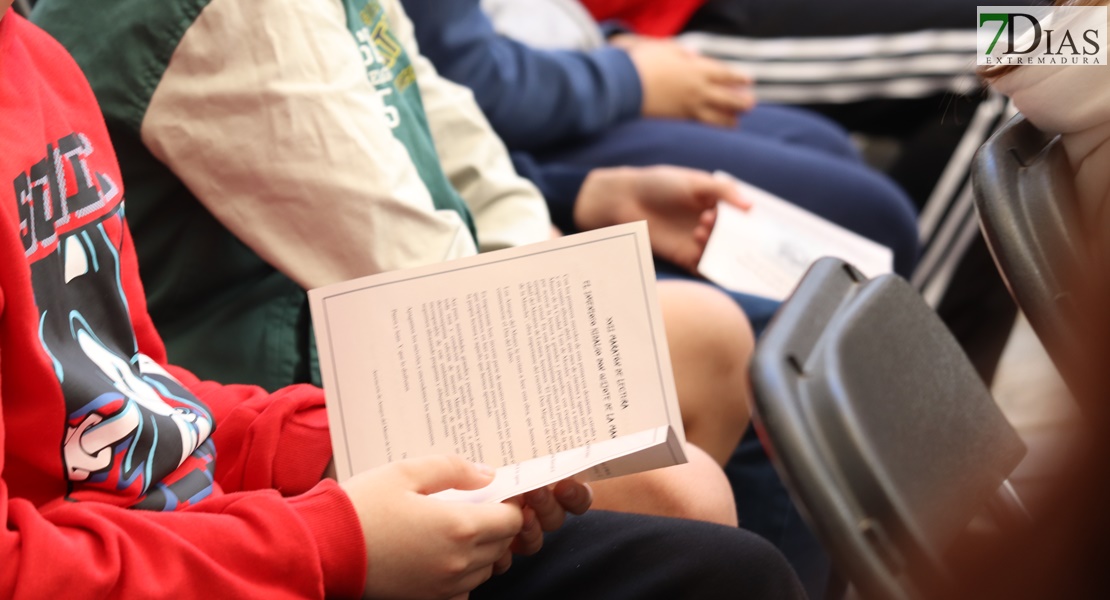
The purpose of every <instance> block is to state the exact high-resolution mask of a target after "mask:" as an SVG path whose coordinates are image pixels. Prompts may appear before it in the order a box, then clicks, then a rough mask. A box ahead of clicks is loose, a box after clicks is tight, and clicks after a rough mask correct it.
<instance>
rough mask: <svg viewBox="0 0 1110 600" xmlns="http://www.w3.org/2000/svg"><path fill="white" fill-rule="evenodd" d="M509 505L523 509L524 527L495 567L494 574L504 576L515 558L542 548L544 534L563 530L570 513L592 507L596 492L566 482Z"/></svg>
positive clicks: (518, 498) (571, 482)
mask: <svg viewBox="0 0 1110 600" xmlns="http://www.w3.org/2000/svg"><path fill="white" fill-rule="evenodd" d="M505 502H507V503H512V504H514V505H516V506H521V507H522V509H523V514H524V526H523V527H522V528H521V530H520V533H519V534H517V536H516V539H514V540H513V544H512V546H511V547H510V551H508V552H506V553H505V554H503V555H502V556H501V558H500V559H498V561H497V564H496V565H494V569H493V571H494V573H504V572H505V571H507V570H509V566H510V565H511V564H512V562H513V554H522V555H525V556H527V555H530V554H535V553H536V552H539V551H540V548H541V547H543V533H544V532H545V531H555V530H556V529H558V528H560V527H562V526H563V522H564V521H565V520H566V517H567V513H571V514H575V515H580V514H582V513H584V512H586V511H587V510H589V508H590V504H591V503H593V490H591V489H590V486H589V485H587V484H585V483H580V482H578V481H575V480H574V479H564V480H563V481H560V482H559V483H556V484H555V485H549V486H547V487H542V488H540V489H538V490H533V491H531V492H528V493H527V494H524V495H522V496H517V497H515V498H510V499H509V500H506V501H505Z"/></svg>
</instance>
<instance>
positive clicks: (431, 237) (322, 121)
mask: <svg viewBox="0 0 1110 600" xmlns="http://www.w3.org/2000/svg"><path fill="white" fill-rule="evenodd" d="M442 98H443V96H437V97H436V100H437V101H443V100H442ZM384 110H385V107H384V104H383V103H382V100H381V99H380V97H379V96H378V95H377V94H376V93H375V91H374V89H373V87H372V86H371V85H370V83H369V82H368V81H367V78H366V71H365V69H364V67H363V65H362V61H361V55H360V53H359V50H358V47H357V45H356V42H355V41H354V38H353V37H352V36H351V35H350V33H349V32H348V30H347V28H346V21H345V17H344V13H343V10H342V7H341V6H340V4H339V3H338V2H335V1H334V0H298V1H297V2H281V1H278V0H250V1H249V2H244V1H241V0H213V1H212V2H211V3H210V4H209V5H208V6H207V7H206V8H205V9H204V11H203V12H202V13H201V14H200V17H199V18H198V19H197V21H196V22H195V23H194V24H193V26H192V27H191V28H190V29H189V31H188V32H187V33H186V34H185V36H184V37H183V39H182V40H181V44H180V45H179V47H178V48H177V50H176V52H175V53H174V55H173V57H172V59H171V60H170V63H169V66H168V69H167V70H166V72H165V74H164V77H163V79H162V80H161V82H160V84H159V85H158V88H157V89H156V90H155V93H154V96H153V98H152V100H151V103H150V107H149V109H148V112H147V114H146V117H145V119H144V121H143V124H142V132H141V133H142V138H143V141H144V142H145V143H146V145H147V146H148V147H149V148H150V149H151V151H152V152H153V153H154V155H155V156H157V157H158V158H159V159H160V160H162V161H163V162H164V163H165V164H166V165H168V166H169V167H170V169H172V170H173V172H174V173H175V174H176V175H177V176H178V177H179V178H180V179H181V180H182V181H183V182H184V183H185V185H186V186H188V188H189V189H190V191H191V192H192V193H193V194H194V195H195V196H196V197H197V198H198V199H199V200H200V201H201V202H202V203H203V204H204V205H205V206H206V207H207V208H208V210H209V211H211V212H212V214H213V215H215V217H216V218H217V219H219V220H220V222H221V223H223V225H224V226H226V227H227V228H228V229H229V230H231V231H232V232H233V233H235V235H237V236H238V237H239V238H240V239H241V240H243V242H244V243H246V244H247V245H248V246H249V247H251V248H252V249H253V250H254V251H255V252H257V253H258V254H259V255H260V256H261V257H262V258H263V259H265V260H266V261H268V262H270V263H271V264H273V265H274V266H275V267H276V268H277V269H279V270H281V271H282V272H283V273H285V274H286V275H288V276H289V277H290V278H292V279H293V280H294V281H296V282H297V283H299V284H300V285H302V286H304V287H305V288H312V287H317V286H320V285H323V284H327V283H331V282H334V281H339V280H344V279H349V278H352V277H357V276H361V275H366V274H369V273H374V272H380V271H386V270H392V269H399V268H405V267H410V266H417V265H421V264H428V263H434V262H438V261H442V260H445V259H450V258H455V257H459V256H465V255H469V254H473V253H474V252H475V248H474V243H473V241H472V239H471V238H470V236H469V233H468V231H467V229H466V227H465V226H464V224H463V222H462V220H461V219H460V218H459V216H458V214H457V213H455V212H453V211H437V210H436V209H435V208H434V206H433V203H432V199H431V197H430V195H429V193H428V191H427V189H426V188H425V187H424V184H423V182H422V181H421V179H420V176H419V175H418V173H417V171H416V168H415V167H414V166H413V164H412V163H411V161H410V160H409V158H408V153H407V151H406V150H405V148H404V147H403V145H402V144H401V143H400V142H398V141H397V140H396V139H395V138H394V137H393V134H392V133H391V131H390V128H389V126H388V124H387V122H386V120H385V113H384ZM444 133H445V132H440V135H443V134H444ZM446 133H449V132H446ZM464 147H466V146H465V145H460V146H456V147H453V150H455V151H458V150H459V149H460V148H464ZM483 148H484V147H483V146H482V145H481V144H475V154H478V153H480V152H484V151H486V150H483ZM454 166H455V167H456V169H458V168H459V164H457V163H456V164H455V165H454ZM479 176H480V172H479V173H477V174H475V177H479ZM478 185H490V184H485V183H480V184H478ZM474 186H475V184H471V187H474Z"/></svg>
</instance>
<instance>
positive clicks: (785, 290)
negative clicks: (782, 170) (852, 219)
mask: <svg viewBox="0 0 1110 600" xmlns="http://www.w3.org/2000/svg"><path fill="white" fill-rule="evenodd" d="M717 176H719V177H728V178H729V179H730V180H732V181H734V182H735V183H736V185H737V186H738V187H739V190H740V195H741V197H743V198H745V199H746V200H748V201H750V202H751V204H752V206H751V208H750V209H749V210H747V211H744V210H740V209H738V208H736V207H734V206H732V205H731V204H728V203H726V202H719V203H718V204H717V222H716V224H715V225H714V227H713V231H712V233H710V235H709V242H708V243H707V244H706V247H705V252H704V254H702V258H701V262H700V263H699V264H698V272H699V273H701V274H702V275H703V276H704V277H705V278H707V279H709V280H710V281H713V282H714V283H716V284H718V285H720V286H721V287H725V288H728V289H730V290H733V291H737V292H742V293H746V294H752V295H755V296H763V297H765V298H772V299H775V300H785V299H786V297H787V296H789V295H790V293H791V292H792V291H794V287H795V286H796V285H797V284H798V282H799V281H800V280H801V279H802V276H803V275H805V272H806V270H807V269H809V267H810V265H812V264H813V263H814V262H815V261H816V260H817V259H819V258H821V257H824V256H835V257H837V258H840V259H842V260H844V261H846V262H848V263H849V264H851V265H853V266H855V267H856V268H857V269H859V270H860V272H862V273H863V274H864V275H866V276H868V277H875V276H877V275H882V274H885V273H890V272H891V271H893V268H894V253H893V252H891V250H890V249H889V248H887V247H886V246H883V245H881V244H877V243H875V242H873V241H871V240H869V239H867V238H865V237H863V236H860V235H858V234H856V233H855V232H852V231H850V230H848V229H844V228H843V227H841V226H839V225H837V224H835V223H832V222H830V221H827V220H825V219H823V218H821V217H819V216H817V215H815V214H813V213H811V212H809V211H807V210H804V209H802V208H799V207H797V206H794V205H793V204H790V203H789V202H787V201H785V200H783V199H782V198H779V197H777V196H774V195H772V194H770V193H768V192H766V191H764V190H761V189H759V188H756V187H754V186H751V185H748V184H746V183H744V182H742V181H738V180H736V179H732V178H731V177H730V176H728V175H724V174H720V173H718V174H717Z"/></svg>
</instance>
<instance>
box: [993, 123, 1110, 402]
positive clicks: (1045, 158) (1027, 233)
mask: <svg viewBox="0 0 1110 600" xmlns="http://www.w3.org/2000/svg"><path fill="white" fill-rule="evenodd" d="M972 182H973V184H974V191H975V204H976V208H977V209H978V213H979V223H980V228H981V229H982V231H983V235H984V237H985V238H986V240H987V245H988V246H989V247H990V250H991V254H992V255H993V257H994V260H995V264H996V265H997V266H998V270H999V271H1000V272H1001V274H1002V278H1003V279H1004V280H1005V281H1006V285H1007V287H1009V289H1010V294H1011V295H1012V296H1013V297H1014V300H1015V302H1017V304H1018V306H1019V307H1020V308H1021V310H1022V312H1023V313H1024V314H1025V316H1026V318H1027V319H1028V321H1029V324H1030V326H1031V327H1032V328H1033V330H1034V332H1036V334H1037V337H1038V338H1039V339H1040V340H1041V343H1042V344H1043V345H1044V347H1045V349H1046V350H1047V351H1048V354H1049V356H1050V357H1051V358H1052V360H1053V362H1054V364H1055V365H1056V367H1057V369H1058V370H1059V371H1060V373H1061V374H1062V375H1063V377H1064V379H1065V381H1066V382H1067V383H1068V385H1069V386H1070V387H1071V388H1072V391H1073V392H1077V391H1078V388H1080V387H1082V386H1081V385H1079V383H1080V382H1079V379H1080V378H1081V377H1083V374H1084V373H1089V370H1090V368H1091V365H1088V364H1086V362H1087V360H1088V358H1087V357H1088V356H1090V347H1089V345H1088V344H1086V343H1085V342H1084V341H1083V340H1084V337H1085V335H1086V333H1085V332H1084V329H1085V328H1089V327H1090V323H1085V322H1084V320H1083V319H1082V318H1081V316H1080V315H1079V311H1078V308H1077V302H1078V299H1079V298H1080V295H1079V290H1078V288H1077V287H1076V286H1077V285H1078V284H1080V283H1081V282H1083V281H1084V279H1085V278H1084V277H1083V274H1084V269H1085V266H1084V265H1085V261H1084V260H1083V258H1082V256H1083V252H1082V251H1081V247H1080V243H1081V242H1080V241H1079V240H1080V239H1081V237H1082V236H1081V235H1080V232H1081V231H1082V228H1081V227H1080V216H1079V207H1078V201H1077V198H1076V194H1075V187H1074V178H1073V174H1072V170H1071V167H1070V166H1069V164H1068V161H1067V157H1066V156H1065V154H1064V150H1063V147H1062V146H1061V145H1060V143H1059V140H1058V138H1057V137H1054V136H1049V135H1046V134H1044V133H1042V132H1041V131H1039V130H1038V129H1036V128H1035V127H1034V126H1033V125H1032V124H1031V123H1029V122H1028V121H1026V120H1025V118H1024V117H1022V116H1021V115H1017V116H1016V117H1014V118H1013V119H1012V120H1011V121H1010V122H1008V123H1007V124H1006V125H1005V126H1004V127H1002V128H1001V129H1000V130H999V131H998V132H997V133H995V135H994V136H992V137H991V138H990V139H989V140H988V141H987V142H986V143H985V144H983V146H982V147H981V148H980V149H979V151H978V152H977V154H976V156H975V160H974V162H973V166H972ZM1077 396H1079V394H1077ZM1077 399H1079V400H1080V401H1082V398H1077Z"/></svg>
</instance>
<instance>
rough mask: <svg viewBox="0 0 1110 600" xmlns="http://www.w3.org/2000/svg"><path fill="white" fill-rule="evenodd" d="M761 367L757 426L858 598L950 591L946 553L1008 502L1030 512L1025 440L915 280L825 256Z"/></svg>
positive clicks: (795, 298)
mask: <svg viewBox="0 0 1110 600" xmlns="http://www.w3.org/2000/svg"><path fill="white" fill-rule="evenodd" d="M751 369H752V384H753V388H754V391H755V394H754V408H755V411H754V419H755V425H756V429H757V431H758V432H759V434H760V436H761V438H762V440H763V443H764V445H765V447H766V448H767V449H768V451H769V454H771V456H772V460H773V461H774V463H775V466H776V468H777V469H778V471H779V474H780V475H781V476H782V478H783V480H784V481H785V483H786V485H787V487H788V489H789V490H790V492H791V494H792V495H793V497H794V500H795V503H796V504H797V505H798V506H799V508H800V509H801V510H802V512H803V514H804V515H805V516H806V518H807V519H808V521H809V522H810V525H811V526H812V527H813V529H814V531H815V532H816V534H817V536H818V538H819V539H820V540H821V542H822V544H823V545H824V546H825V548H826V550H827V551H828V552H829V554H830V556H831V558H832V560H833V563H834V566H835V567H836V569H837V572H838V574H839V575H840V576H841V577H843V578H845V579H846V580H848V582H850V585H851V590H852V592H853V593H854V594H856V595H859V596H862V597H864V598H882V599H899V598H918V597H921V596H922V594H924V593H925V592H924V590H930V592H935V591H936V590H938V589H944V587H945V586H946V585H948V584H954V581H955V577H954V574H953V572H952V570H951V568H950V566H951V565H948V564H946V562H945V554H946V553H947V552H948V551H949V549H950V547H951V545H952V544H953V543H954V542H955V541H956V540H957V539H960V538H961V535H962V534H963V533H965V532H966V531H967V528H968V525H969V523H970V522H971V521H972V519H973V518H974V517H975V516H977V515H979V514H982V513H983V511H984V510H985V509H987V508H989V507H991V506H992V505H995V501H997V500H998V499H1009V500H1012V501H1014V502H1015V503H1004V504H1002V505H999V506H1005V507H1006V510H1012V511H1014V512H1013V514H1017V515H1020V514H1021V510H1022V509H1020V506H1019V504H1016V498H1014V497H1012V491H1013V490H1012V488H1010V487H1009V483H1008V481H1007V477H1008V475H1009V473H1010V472H1011V471H1012V470H1013V469H1014V468H1015V467H1016V466H1017V464H1018V462H1019V461H1020V460H1021V458H1022V457H1023V456H1024V454H1025V446H1024V445H1023V443H1022V442H1021V440H1020V439H1019V438H1018V436H1017V434H1016V432H1015V431H1014V429H1013V428H1012V427H1011V426H1010V424H1009V423H1008V422H1007V421H1006V419H1005V417H1004V416H1003V415H1002V413H1001V411H1000V410H999V409H998V407H997V405H996V404H995V403H994V400H993V399H992V398H991V395H990V393H989V392H988V391H987V389H986V387H985V386H984V384H983V382H982V380H981V379H980V378H979V376H978V375H977V374H976V371H975V369H974V368H973V367H972V365H971V363H970V362H969V361H968V359H967V357H966V355H965V354H964V353H963V351H962V350H961V349H960V346H959V345H958V343H957V342H956V340H955V339H954V338H953V337H952V335H951V333H949V331H948V329H947V328H946V327H945V326H944V324H943V323H942V322H941V321H940V319H939V318H938V317H937V316H936V313H935V312H933V310H932V309H931V308H929V306H928V305H927V304H926V303H925V301H924V300H923V299H922V298H921V296H920V295H919V294H918V293H917V292H916V291H914V290H913V289H912V288H911V287H910V285H909V284H908V283H906V282H905V281H904V280H902V279H901V278H899V277H897V276H894V275H889V276H884V277H880V278H877V279H875V280H867V279H866V278H865V277H864V276H863V275H861V274H860V273H859V272H858V271H856V270H855V269H854V268H852V267H850V266H849V265H847V264H846V263H844V262H843V261H840V260H838V259H832V258H825V259H822V260H820V261H818V262H817V263H815V264H814V266H813V267H812V268H811V269H810V271H809V272H808V273H807V275H806V276H805V277H804V278H803V280H802V281H801V283H800V284H799V285H798V287H797V289H796V290H795V291H794V293H793V294H792V295H791V297H790V298H789V299H788V300H787V301H786V302H785V303H784V304H783V306H782V308H781V309H780V310H779V312H778V314H777V315H776V316H775V318H774V320H773V321H772V322H771V324H770V325H769V326H768V328H767V330H766V331H765V332H764V334H763V336H762V338H761V339H760V342H759V345H758V347H757V348H756V352H755V356H754V357H753V361H752V367H751ZM1021 518H1024V517H1021Z"/></svg>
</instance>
